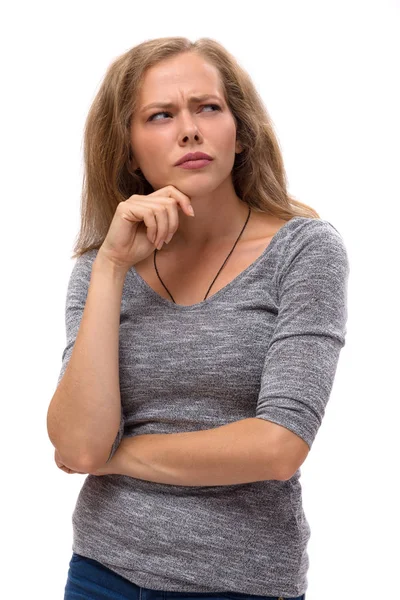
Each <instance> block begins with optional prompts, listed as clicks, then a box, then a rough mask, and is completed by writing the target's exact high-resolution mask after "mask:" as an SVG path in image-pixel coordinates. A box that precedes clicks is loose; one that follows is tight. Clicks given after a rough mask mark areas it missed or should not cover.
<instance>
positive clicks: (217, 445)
mask: <svg viewBox="0 0 400 600" xmlns="http://www.w3.org/2000/svg"><path fill="white" fill-rule="evenodd" d="M308 452H309V447H308V445H307V444H306V442H305V441H304V440H302V439H301V438H300V437H299V436H297V435H296V434H294V433H293V432H292V431H289V430H288V429H286V428H285V427H282V426H281V425H278V424H276V423H273V422H271V421H266V420H264V419H260V418H249V419H243V420H240V421H235V422H233V423H229V424H228V425H223V426H222V427H216V428H213V429H206V430H201V431H194V432H183V433H172V434H148V435H139V436H132V437H124V438H122V440H121V443H120V445H119V447H118V449H117V451H116V452H115V454H114V456H113V457H112V458H111V460H110V461H109V462H108V463H107V464H105V465H102V466H99V465H89V466H86V468H84V467H82V470H80V471H77V472H82V471H85V472H88V473H91V474H93V475H111V474H118V475H127V476H129V477H135V478H137V479H144V480H146V481H153V482H156V483H164V484H170V485H183V486H214V485H234V484H241V483H251V482H255V481H264V480H267V479H278V480H286V479H290V477H292V475H293V474H294V473H295V472H296V471H297V469H298V468H299V467H300V466H301V464H302V463H303V462H304V460H305V459H306V457H307V454H308Z"/></svg>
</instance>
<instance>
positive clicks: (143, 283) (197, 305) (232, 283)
mask: <svg viewBox="0 0 400 600" xmlns="http://www.w3.org/2000/svg"><path fill="white" fill-rule="evenodd" d="M302 218H304V217H292V218H291V219H289V221H286V223H285V224H284V225H282V227H280V228H279V229H278V231H277V232H276V233H275V234H274V235H273V236H272V238H271V240H270V241H269V243H268V245H267V246H266V247H265V248H264V250H263V252H262V253H261V254H260V256H258V257H257V258H256V259H255V260H254V261H253V262H252V263H251V264H250V265H249V266H248V267H246V268H245V269H244V270H243V271H241V272H240V273H238V275H236V277H234V279H232V280H231V281H230V282H229V283H227V284H226V285H224V287H223V288H221V289H220V290H218V291H217V292H215V293H214V294H212V295H211V296H209V297H208V298H206V299H205V300H202V301H201V302H196V303H195V304H177V303H175V302H172V300H167V298H164V297H163V296H160V294H159V293H158V292H156V291H155V290H153V288H152V287H151V285H149V284H148V283H147V281H145V279H143V277H142V276H141V275H140V274H139V273H138V272H137V270H136V268H135V266H132V267H131V269H130V272H132V274H133V275H134V276H135V278H136V280H137V281H138V282H139V284H140V285H141V286H142V288H143V289H144V290H145V291H146V292H148V293H149V294H150V295H151V296H152V297H153V298H154V299H155V300H157V301H158V302H160V303H161V304H163V305H164V306H169V307H170V308H172V309H173V310H195V309H197V308H202V307H203V306H206V305H208V304H211V303H212V302H213V301H214V298H215V299H216V300H217V299H218V298H219V297H221V296H222V295H223V294H225V293H226V292H227V291H230V289H231V288H232V287H234V286H235V285H236V284H238V283H239V282H240V281H241V280H242V279H243V277H245V276H246V275H247V274H248V273H249V272H250V271H252V269H254V267H256V266H257V265H258V264H259V263H260V262H261V261H262V260H263V259H264V258H265V257H266V256H267V255H268V253H269V251H270V248H271V246H273V245H275V243H276V241H277V239H279V237H280V236H281V235H282V234H281V232H282V231H283V230H284V229H285V228H286V227H287V226H288V225H289V223H292V221H294V220H295V219H302ZM128 272H129V271H128Z"/></svg>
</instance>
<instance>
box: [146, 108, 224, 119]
mask: <svg viewBox="0 0 400 600" xmlns="http://www.w3.org/2000/svg"><path fill="white" fill-rule="evenodd" d="M206 106H211V107H212V108H216V109H217V110H221V108H220V107H219V106H218V104H203V106H202V107H201V108H205V107H206ZM211 112H215V111H211ZM169 114H171V113H167V112H158V113H154V115H151V116H150V117H149V118H148V119H147V120H148V121H153V120H154V117H157V116H158V115H169ZM155 120H156V121H159V120H160V119H155Z"/></svg>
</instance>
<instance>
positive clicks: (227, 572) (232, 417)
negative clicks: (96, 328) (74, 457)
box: [59, 217, 349, 597]
mask: <svg viewBox="0 0 400 600" xmlns="http://www.w3.org/2000/svg"><path fill="white" fill-rule="evenodd" d="M97 252H98V251H97V250H90V251H88V252H86V253H85V254H84V255H83V256H81V257H79V258H78V259H77V260H76V262H75V264H74V267H73V269H72V273H71V276H70V280H69V285H68V292H67V299H66V337H67V345H66V347H65V350H64V352H63V355H62V368H61V372H60V375H59V381H60V380H61V377H62V375H63V374H64V372H65V369H66V366H67V363H68V361H69V359H70V356H71V353H72V348H73V345H74V342H75V339H76V336H77V332H78V328H79V325H80V320H81V317H82V312H83V309H84V306H85V302H86V297H87V292H88V286H89V282H90V275H91V269H92V265H93V261H94V259H95V257H96V255H97ZM230 260H234V255H232V258H231V259H230ZM348 275H349V262H348V255H347V251H346V247H345V245H344V241H343V239H342V236H341V235H340V234H339V232H338V231H337V229H336V228H335V227H334V226H333V225H332V224H331V223H329V222H328V221H326V220H322V219H313V218H308V217H294V218H292V219H291V220H290V221H288V222H287V223H285V225H284V226H283V227H282V228H281V229H280V230H279V231H278V232H277V233H276V234H275V236H274V237H273V238H272V240H271V242H270V244H269V245H268V246H267V248H266V249H265V250H264V252H263V253H262V254H261V255H260V256H259V257H258V258H257V259H256V260H255V261H254V262H253V263H252V264H251V265H250V266H249V267H247V268H246V269H245V270H244V271H242V272H241V273H240V274H239V275H238V276H237V277H235V279H234V280H233V281H231V282H230V283H228V285H226V286H225V287H224V288H223V289H221V290H219V291H218V292H216V293H215V294H213V295H211V296H210V297H208V298H207V299H206V300H204V301H202V302H199V303H198V304H194V305H192V306H183V305H179V304H174V303H173V302H172V300H167V299H166V298H162V297H161V296H160V295H159V294H157V293H156V292H155V291H154V290H153V289H152V288H151V287H150V286H149V285H148V284H147V283H146V282H145V280H144V279H143V278H142V277H141V276H140V275H139V274H138V273H137V271H136V269H135V268H134V267H132V268H131V269H130V270H129V271H128V273H127V275H126V278H125V282H124V288H123V295H122V300H121V318H120V330H119V357H120V370H119V373H120V388H121V403H122V412H121V426H120V431H119V434H118V436H117V438H116V440H115V443H114V445H113V449H112V454H113V453H114V452H115V450H116V449H117V447H118V444H119V442H120V440H121V437H122V436H123V435H124V436H133V435H142V434H150V433H176V432H182V431H197V430H202V429H211V428H214V427H219V426H221V425H225V424H227V423H231V422H233V421H238V420H241V419H246V418H249V417H257V418H259V419H266V420H267V421H273V422H274V423H279V425H282V426H284V427H286V428H287V429H289V430H291V431H293V432H294V433H296V434H297V435H298V436H300V437H301V438H302V439H303V440H305V441H306V442H307V444H308V445H309V446H310V447H311V445H312V443H313V441H314V439H315V436H316V434H317V432H318V429H319V427H320V425H321V421H322V418H323V416H324V413H325V407H326V404H327V402H328V399H329V396H330V393H331V389H332V385H333V381H334V377H335V372H336V368H337V364H338V359H339V354H340V351H341V349H342V348H343V346H344V344H345V335H346V322H347V282H348ZM211 293H212V290H211ZM300 475H301V472H300V469H299V470H298V471H297V472H296V473H295V475H294V476H293V477H292V478H291V479H289V480H288V481H278V480H267V481H260V482H255V483H246V484H239V485H237V484H236V485H221V486H198V487H193V486H175V485H168V484H160V483H153V482H149V481H144V480H141V479H136V478H133V477H128V476H122V475H103V476H98V477H97V476H95V475H87V476H86V479H85V481H84V483H83V485H82V488H81V490H80V492H79V496H78V498H77V502H76V506H75V509H74V512H73V516H72V523H73V546H72V549H73V551H74V552H76V553H78V554H82V555H84V556H86V557H89V558H92V559H95V560H97V561H99V562H101V563H102V564H104V565H105V566H106V567H108V568H109V569H112V570H113V571H115V572H116V573H119V574H120V575H122V576H123V577H125V578H126V579H128V580H130V581H132V582H133V583H135V584H136V585H138V586H140V587H146V588H150V589H153V590H163V591H176V592H179V591H181V592H209V593H216V592H228V591H231V592H236V593H238V594H240V593H243V594H253V595H262V596H289V597H290V596H298V595H301V594H303V593H305V591H306V589H307V570H308V566H309V559H308V554H307V543H308V540H309V537H310V528H309V524H308V522H307V519H306V517H305V514H304V512H303V507H302V494H301V491H302V490H301V483H300ZM228 596H229V597H232V593H231V594H228Z"/></svg>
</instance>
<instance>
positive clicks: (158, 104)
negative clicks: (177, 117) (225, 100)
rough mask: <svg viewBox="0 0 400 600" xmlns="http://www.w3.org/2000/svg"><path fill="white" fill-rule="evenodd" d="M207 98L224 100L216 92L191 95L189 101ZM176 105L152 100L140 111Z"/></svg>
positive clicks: (200, 100) (199, 100)
mask: <svg viewBox="0 0 400 600" xmlns="http://www.w3.org/2000/svg"><path fill="white" fill-rule="evenodd" d="M207 98H216V100H218V102H222V100H221V98H219V97H218V96H216V95H215V94H204V95H203V96H191V97H190V98H189V102H190V103H193V102H202V101H203V100H207ZM174 106H175V105H174V103H173V102H152V103H151V104H147V105H146V106H144V107H143V108H142V109H141V110H140V112H141V113H142V112H145V111H146V110H148V109H149V108H155V107H157V108H173V107H174Z"/></svg>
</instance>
